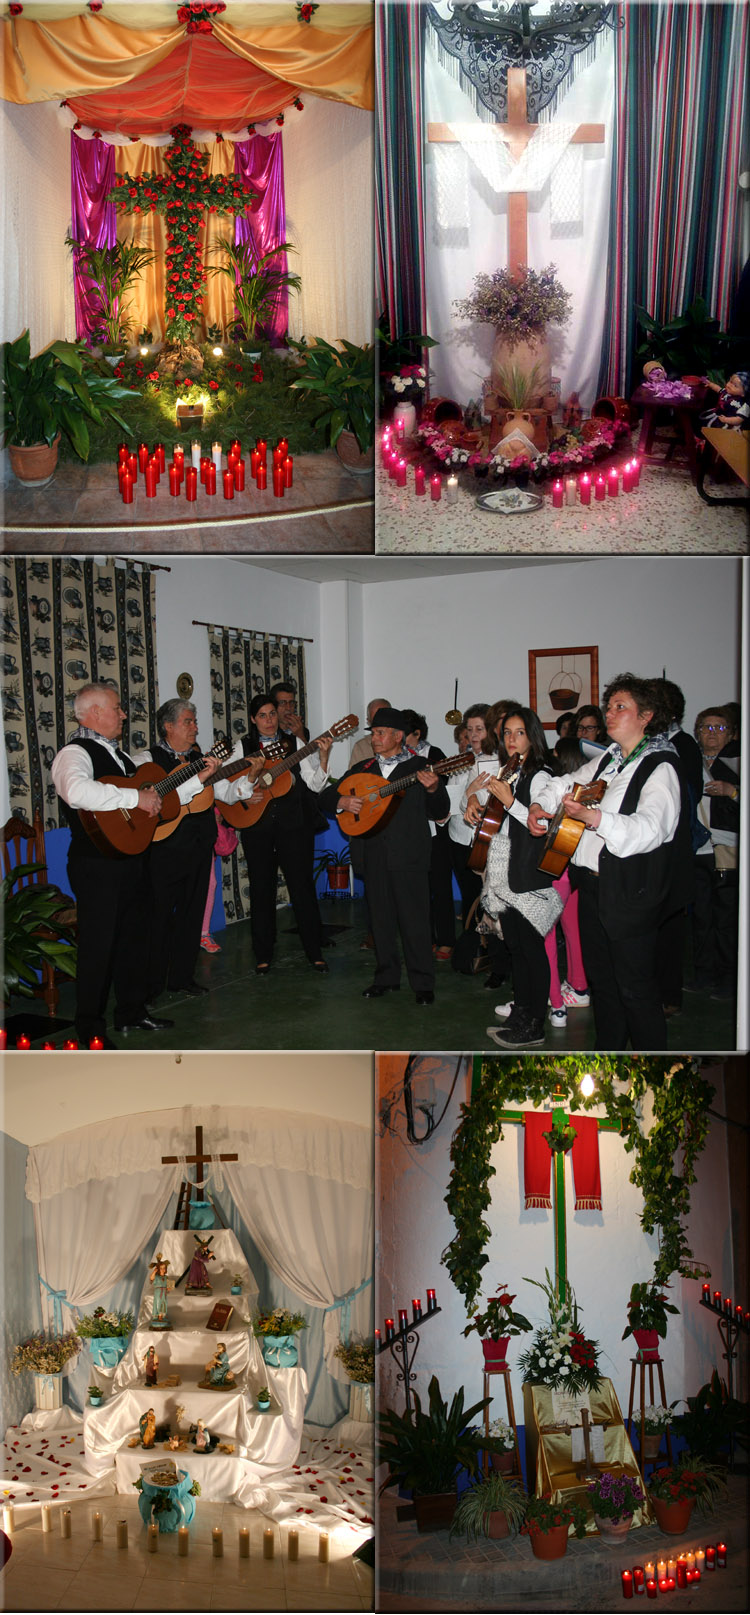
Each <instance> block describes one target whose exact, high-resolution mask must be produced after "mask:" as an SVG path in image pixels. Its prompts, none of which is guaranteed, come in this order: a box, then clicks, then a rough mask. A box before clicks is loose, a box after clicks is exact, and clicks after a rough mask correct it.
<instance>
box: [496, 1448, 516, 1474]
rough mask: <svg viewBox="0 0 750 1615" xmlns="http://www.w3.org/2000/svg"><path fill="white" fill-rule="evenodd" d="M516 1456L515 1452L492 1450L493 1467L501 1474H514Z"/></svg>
mask: <svg viewBox="0 0 750 1615" xmlns="http://www.w3.org/2000/svg"><path fill="white" fill-rule="evenodd" d="M515 1456H516V1455H515V1453H514V1452H491V1453H490V1464H491V1467H492V1468H493V1469H495V1470H497V1473H498V1474H499V1475H512V1474H513V1462H514V1459H515Z"/></svg>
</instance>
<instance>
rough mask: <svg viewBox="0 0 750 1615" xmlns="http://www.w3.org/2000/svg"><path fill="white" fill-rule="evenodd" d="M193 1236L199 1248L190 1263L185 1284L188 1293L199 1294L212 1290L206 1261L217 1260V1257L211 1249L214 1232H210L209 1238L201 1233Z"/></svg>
mask: <svg viewBox="0 0 750 1615" xmlns="http://www.w3.org/2000/svg"><path fill="white" fill-rule="evenodd" d="M193 1238H194V1240H195V1243H196V1246H197V1250H196V1252H195V1255H194V1257H193V1260H192V1262H191V1263H190V1270H189V1272H188V1279H187V1284H186V1285H185V1294H186V1295H199V1294H200V1293H201V1292H202V1291H205V1290H208V1291H210V1289H211V1285H210V1284H209V1281H208V1268H207V1266H206V1263H207V1262H215V1261H216V1257H215V1255H214V1253H213V1251H212V1250H211V1240H212V1239H213V1234H210V1235H209V1237H208V1239H206V1238H205V1237H204V1236H201V1235H199V1234H194V1235H193Z"/></svg>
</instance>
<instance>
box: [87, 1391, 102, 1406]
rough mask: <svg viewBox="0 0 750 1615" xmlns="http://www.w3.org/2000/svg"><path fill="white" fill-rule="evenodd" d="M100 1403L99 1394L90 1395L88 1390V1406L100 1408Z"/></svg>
mask: <svg viewBox="0 0 750 1615" xmlns="http://www.w3.org/2000/svg"><path fill="white" fill-rule="evenodd" d="M101 1405H102V1398H101V1396H92V1394H91V1392H90V1391H89V1407H91V1408H100V1407H101Z"/></svg>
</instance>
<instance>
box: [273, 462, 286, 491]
mask: <svg viewBox="0 0 750 1615" xmlns="http://www.w3.org/2000/svg"><path fill="white" fill-rule="evenodd" d="M273 491H274V497H275V498H276V499H283V497H284V467H283V465H278V464H276V465H274V468H273Z"/></svg>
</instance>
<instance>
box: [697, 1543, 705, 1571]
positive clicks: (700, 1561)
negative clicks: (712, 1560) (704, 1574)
mask: <svg viewBox="0 0 750 1615" xmlns="http://www.w3.org/2000/svg"><path fill="white" fill-rule="evenodd" d="M695 1568H696V1570H705V1568H706V1555H705V1553H704V1552H703V1549H702V1548H696V1550H695Z"/></svg>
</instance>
